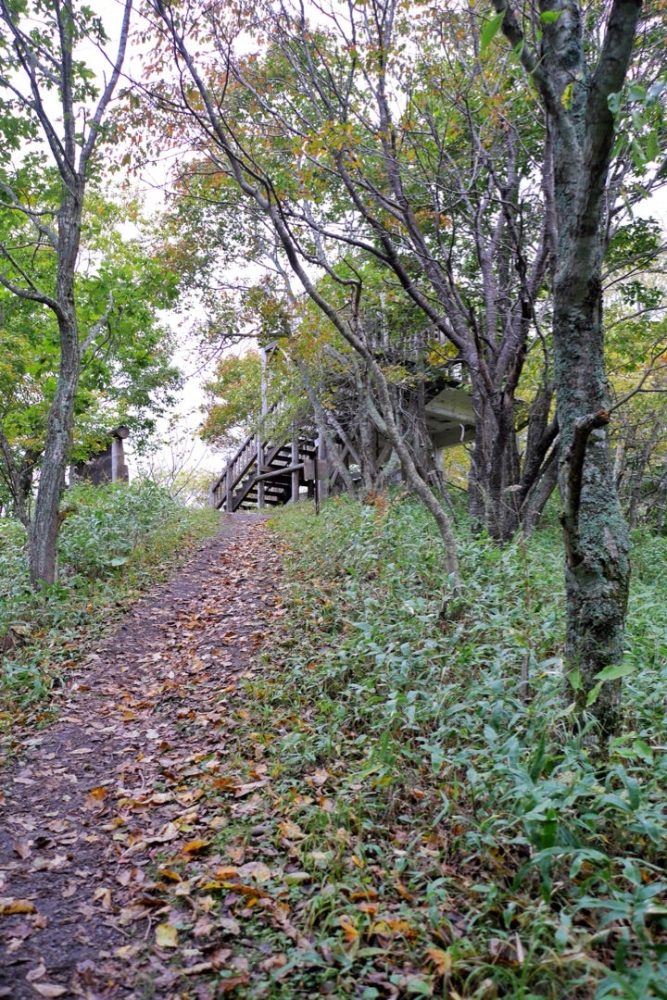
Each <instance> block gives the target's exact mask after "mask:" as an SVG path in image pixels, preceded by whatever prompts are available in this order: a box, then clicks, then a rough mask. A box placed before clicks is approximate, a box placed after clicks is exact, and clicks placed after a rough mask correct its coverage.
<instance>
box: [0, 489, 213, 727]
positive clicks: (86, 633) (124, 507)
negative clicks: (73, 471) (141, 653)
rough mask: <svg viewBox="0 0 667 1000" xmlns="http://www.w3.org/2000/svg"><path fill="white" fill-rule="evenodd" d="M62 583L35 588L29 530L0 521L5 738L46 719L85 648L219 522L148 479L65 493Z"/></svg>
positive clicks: (0, 681)
mask: <svg viewBox="0 0 667 1000" xmlns="http://www.w3.org/2000/svg"><path fill="white" fill-rule="evenodd" d="M63 514H64V522H63V526H62V528H61V531H60V536H59V542H58V582H57V583H56V584H54V585H53V586H49V587H45V588H44V589H42V590H40V591H39V592H35V591H34V590H33V589H32V588H31V586H30V580H29V572H28V562H27V554H26V535H25V529H24V528H23V526H22V525H21V524H19V523H18V522H16V521H14V520H11V519H9V518H1V519H0V731H1V730H6V729H8V728H12V726H13V725H15V724H17V723H18V722H19V721H21V720H22V719H23V718H24V717H25V716H26V714H29V715H31V716H32V717H33V718H35V717H37V718H38V719H39V718H40V715H41V714H42V713H46V714H48V704H47V703H48V696H49V694H50V692H51V691H52V690H53V688H54V687H57V686H58V684H59V683H60V679H61V677H62V671H63V670H65V669H67V667H68V666H71V665H73V664H74V663H75V662H76V660H77V658H78V657H79V655H80V653H81V651H82V648H83V647H84V646H85V645H86V643H87V642H89V641H91V640H92V639H94V638H96V637H97V636H99V635H100V634H101V633H102V632H103V631H104V630H105V628H107V627H108V626H109V621H110V619H112V618H113V615H114V614H115V615H117V614H118V612H119V610H120V609H122V608H124V607H126V606H128V605H129V604H131V603H132V601H133V600H135V599H136V597H137V596H138V595H139V594H140V593H141V592H142V591H143V590H145V589H146V588H147V587H149V586H150V585H151V584H152V583H153V582H155V581H156V580H158V579H160V578H161V577H163V576H164V574H165V572H166V571H167V570H168V569H169V568H170V567H172V566H174V565H175V564H176V563H177V562H178V561H179V560H180V559H181V558H182V556H183V554H184V553H187V552H188V551H189V549H190V548H191V547H192V546H193V545H195V544H196V543H197V542H198V541H200V540H203V539H204V538H206V537H207V536H209V535H211V534H213V533H214V532H215V531H216V530H217V528H218V524H219V517H218V515H217V513H216V512H214V511H211V510H200V509H194V508H187V507H183V506H182V505H181V504H179V503H178V502H177V501H176V500H174V499H173V498H172V497H171V496H170V494H169V493H168V491H167V490H164V489H162V488H161V487H159V486H156V485H155V484H154V483H152V482H150V481H143V482H137V483H133V484H131V485H129V486H128V485H126V484H115V485H109V486H101V487H99V486H96V487H93V486H88V485H79V486H76V487H74V488H72V489H70V490H68V491H67V495H66V498H65V502H64V509H63Z"/></svg>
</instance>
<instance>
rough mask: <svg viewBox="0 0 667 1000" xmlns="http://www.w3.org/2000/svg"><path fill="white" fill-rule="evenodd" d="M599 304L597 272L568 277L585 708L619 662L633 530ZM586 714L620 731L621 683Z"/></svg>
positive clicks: (570, 456) (570, 649) (570, 432)
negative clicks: (617, 455) (614, 446)
mask: <svg viewBox="0 0 667 1000" xmlns="http://www.w3.org/2000/svg"><path fill="white" fill-rule="evenodd" d="M581 278H582V276H581V275H580V279H581ZM578 289H580V293H581V294H577V291H578ZM601 304H602V303H601V288H600V271H599V266H597V267H594V268H593V272H592V273H590V274H589V275H588V276H587V278H586V280H580V282H578V283H577V284H574V283H573V282H572V281H571V280H569V279H568V276H567V273H564V274H563V275H562V277H561V280H560V281H559V282H558V283H557V285H556V289H555V295H554V358H555V372H556V382H557V386H558V404H557V405H558V421H559V425H560V428H561V456H562V457H561V461H560V470H559V479H560V491H561V497H562V500H563V508H564V510H563V514H562V524H563V532H564V539H565V551H566V566H565V582H566V595H567V648H566V659H567V668H568V672H569V675H570V680H571V681H572V682H573V686H574V688H575V696H576V700H577V702H578V707H579V709H580V710H584V709H585V708H586V707H587V706H586V703H587V699H588V698H589V696H590V693H591V692H592V691H594V689H595V687H596V683H597V675H598V674H599V673H600V672H601V671H602V670H604V669H605V668H607V667H609V666H612V665H614V664H619V663H620V662H621V660H622V658H623V651H624V629H625V615H626V609H627V602H628V586H629V578H630V562H629V544H628V532H627V527H626V523H625V519H624V517H623V513H622V510H621V505H620V502H619V498H618V493H617V490H616V484H615V480H614V463H613V456H612V454H611V451H610V447H609V440H608V434H607V428H606V420H607V417H606V413H607V407H608V405H609V403H608V393H607V382H606V378H605V372H604V353H603V348H604V344H603V337H602V323H601ZM596 416H597V419H594V418H595V417H596ZM590 708H591V710H592V711H593V713H594V714H595V716H596V718H597V720H598V722H599V724H600V726H601V728H602V730H603V731H604V732H605V733H613V732H615V731H616V729H617V728H618V724H619V714H620V709H621V688H620V681H609V682H607V683H605V684H603V685H602V687H601V688H600V691H599V694H598V696H597V699H596V700H595V702H594V703H593V704H592V705H591V706H590Z"/></svg>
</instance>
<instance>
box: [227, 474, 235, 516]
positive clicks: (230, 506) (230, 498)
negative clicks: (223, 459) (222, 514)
mask: <svg viewBox="0 0 667 1000" xmlns="http://www.w3.org/2000/svg"><path fill="white" fill-rule="evenodd" d="M232 482H233V480H232V463H231V462H227V472H226V475H225V510H226V511H227V513H228V514H233V513H234V498H233V496H232Z"/></svg>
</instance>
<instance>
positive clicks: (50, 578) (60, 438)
mask: <svg viewBox="0 0 667 1000" xmlns="http://www.w3.org/2000/svg"><path fill="white" fill-rule="evenodd" d="M73 183H74V182H73ZM81 187H82V185H81ZM82 203H83V191H82V190H75V191H74V192H73V191H71V190H65V191H64V192H63V196H62V202H61V209H60V214H59V217H58V243H59V248H58V249H59V253H58V273H57V278H56V301H57V302H58V305H59V316H58V326H59V333H60V367H59V371H58V384H57V387H56V393H55V396H54V399H53V402H52V404H51V408H50V410H49V416H48V420H47V429H46V443H45V445H44V454H43V457H42V464H41V468H40V474H39V485H38V487H37V499H36V501H35V510H34V514H33V519H32V523H31V525H30V532H29V535H28V559H29V563H30V579H31V580H32V583H33V585H35V586H41V585H42V584H51V583H54V582H55V579H56V545H57V539H58V529H59V527H60V520H59V517H58V514H59V507H60V498H61V496H62V492H63V489H64V488H65V471H66V469H67V461H68V458H69V452H70V447H71V443H72V425H73V421H74V400H75V396H76V390H77V386H78V384H79V374H80V371H81V349H80V346H79V331H78V326H77V319H76V307H75V304H74V274H75V271H76V259H77V255H78V252H79V241H80V229H81V209H82Z"/></svg>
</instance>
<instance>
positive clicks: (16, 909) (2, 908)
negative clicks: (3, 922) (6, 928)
mask: <svg viewBox="0 0 667 1000" xmlns="http://www.w3.org/2000/svg"><path fill="white" fill-rule="evenodd" d="M16 913H37V907H36V906H35V904H34V903H31V902H30V900H29V899H0V916H2V917H11V916H13V915H14V914H16Z"/></svg>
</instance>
